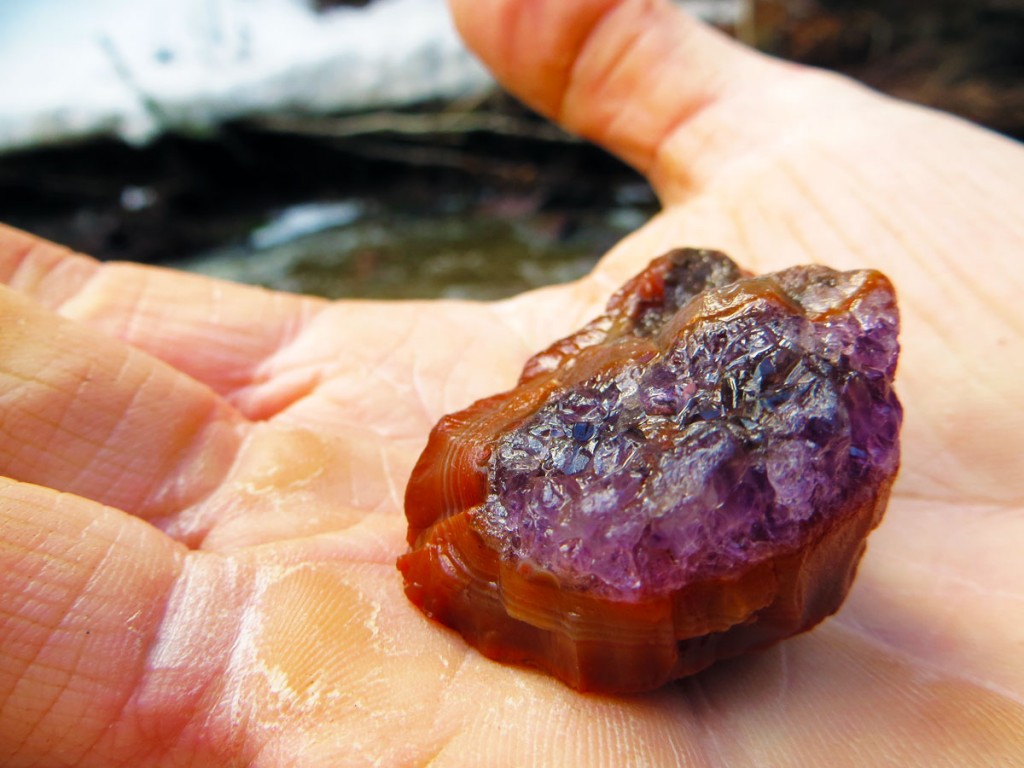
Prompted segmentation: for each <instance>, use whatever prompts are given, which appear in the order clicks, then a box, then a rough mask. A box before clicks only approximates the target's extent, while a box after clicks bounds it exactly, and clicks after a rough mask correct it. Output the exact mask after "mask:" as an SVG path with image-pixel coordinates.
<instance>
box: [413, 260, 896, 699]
mask: <svg viewBox="0 0 1024 768" xmlns="http://www.w3.org/2000/svg"><path fill="white" fill-rule="evenodd" d="M898 327H899V320H898V313H897V309H896V303H895V296H894V293H893V290H892V286H891V284H890V283H889V281H888V280H887V279H886V278H885V277H884V276H883V275H881V274H880V273H878V272H875V271H872V270H858V271H852V272H836V271H834V270H831V269H828V268H826V267H821V266H807V267H794V268H791V269H787V270H784V271H781V272H777V273H773V274H770V275H765V276H762V277H751V276H748V275H745V274H744V273H742V272H741V271H740V270H739V269H738V268H737V267H736V265H735V264H733V262H732V261H730V260H729V259H728V258H727V257H725V256H724V255H722V254H720V253H717V252H714V251H706V250H696V249H681V250H677V251H673V252H671V253H668V254H666V255H664V256H662V257H660V258H659V259H655V260H654V261H653V262H652V263H651V265H650V266H649V267H648V268H647V269H646V270H644V272H642V273H640V274H639V275H638V276H636V277H635V278H633V280H631V281H630V282H628V283H627V284H626V285H625V286H623V288H622V289H620V291H619V292H618V293H616V294H615V295H614V296H613V297H612V299H611V300H610V302H609V304H608V308H607V311H606V313H605V314H604V315H602V316H601V317H599V318H597V319H595V320H594V321H592V322H591V323H590V324H588V325H587V326H586V327H584V328H583V329H582V330H580V331H578V332H577V333H575V334H574V335H572V336H570V337H568V338H566V339H563V340H561V341H559V342H556V343H555V344H553V345H552V346H551V347H550V348H548V349H547V350H545V351H543V352H541V353H540V354H538V355H536V356H534V357H533V358H532V359H531V360H530V361H528V362H527V364H526V367H525V369H524V372H523V376H522V378H521V379H520V382H519V385H518V386H517V387H516V389H514V390H511V391H509V392H506V393H504V394H500V395H496V396H494V397H491V398H488V399H485V400H481V401H479V402H477V403H475V404H473V405H472V406H470V407H469V408H467V409H466V410H464V411H462V412H460V413H456V414H453V415H450V416H446V417H445V418H444V419H442V420H441V422H440V423H439V424H438V425H437V426H436V427H435V429H434V430H433V432H432V433H431V437H430V440H429V442H428V445H427V448H426V450H425V451H424V453H423V455H422V456H421V458H420V461H419V463H418V464H417V466H416V468H415V470H414V471H413V474H412V477H411V479H410V482H409V486H408V490H407V494H406V514H407V516H408V519H409V542H410V545H411V547H412V549H411V551H410V552H409V553H408V554H406V555H404V556H403V557H402V558H400V560H399V568H400V569H401V570H402V572H403V574H404V576H405V581H406V593H407V594H408V595H409V597H410V599H411V600H412V601H413V602H414V603H415V604H417V605H418V606H419V607H420V608H421V609H422V610H423V611H424V612H425V613H427V614H428V615H430V616H432V617H434V618H437V619H438V620H440V621H441V622H443V623H445V624H447V625H449V626H451V627H453V628H455V629H457V630H459V631H460V632H461V633H462V634H463V635H464V636H465V637H466V639H467V640H469V642H471V643H472V644H474V645H475V646H477V647H478V648H479V649H480V650H481V651H483V652H484V653H485V654H487V655H489V656H491V657H493V658H498V659H503V660H507V661H512V662H519V663H525V664H529V665H533V666H537V667H540V668H542V669H545V670H547V671H548V672H550V673H552V674H554V675H556V676H557V677H559V678H561V679H562V680H564V681H565V682H567V683H568V684H570V685H572V686H574V687H576V688H580V689H585V690H604V691H631V690H644V689H649V688H652V687H655V686H658V685H661V684H663V683H664V682H666V681H668V680H670V679H673V678H675V677H679V676H682V675H685V674H689V673H692V672H695V671H697V670H699V669H701V668H703V667H705V666H707V665H708V664H710V663H712V662H713V661H714V660H715V659H716V658H722V657H726V656H730V655H735V654H736V653H740V652H743V651H745V650H749V649H753V648H759V647H764V646H765V645H769V644H771V643H773V642H775V641H777V640H779V639H782V638H783V637H786V636H788V635H791V634H794V633H796V632H800V631H803V630H806V629H808V628H810V627H811V626H813V625H814V624H816V623H817V622H819V621H821V620H822V619H823V618H825V617H826V616H827V615H829V614H830V613H832V612H834V611H835V610H836V609H837V608H838V607H839V605H840V604H841V602H842V600H843V598H844V597H845V595H846V592H847V590H848V589H849V585H850V582H851V580H852V578H853V574H854V571H855V569H856V565H857V562H858V561H859V559H860V556H861V554H862V552H863V549H864V539H865V538H866V536H867V534H868V532H869V531H870V530H871V528H873V527H874V526H875V525H876V524H877V523H878V521H879V519H880V517H881V514H882V511H883V510H884V507H885V503H886V500H887V498H888V492H889V488H890V486H891V484H892V481H893V478H894V476H895V473H896V470H897V467H898V464H899V447H898V433H899V426H900V421H901V415H902V412H901V408H900V404H899V402H898V400H897V399H896V396H895V393H894V392H893V389H892V378H893V375H894V373H895V369H896V359H897V355H898V349H899V347H898V343H897V332H898Z"/></svg>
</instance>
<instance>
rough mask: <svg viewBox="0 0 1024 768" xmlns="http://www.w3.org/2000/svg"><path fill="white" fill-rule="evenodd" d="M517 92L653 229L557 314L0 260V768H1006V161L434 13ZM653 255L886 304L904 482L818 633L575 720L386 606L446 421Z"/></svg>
mask: <svg viewBox="0 0 1024 768" xmlns="http://www.w3.org/2000/svg"><path fill="white" fill-rule="evenodd" d="M453 9H454V11H455V13H456V19H457V21H458V23H459V25H460V28H461V30H462V32H463V34H464V35H465V36H466V38H467V40H468V41H469V42H470V44H471V45H472V46H474V47H475V48H476V49H477V50H478V51H479V53H480V55H481V56H482V57H483V58H484V59H485V61H486V62H487V63H488V64H489V65H490V66H491V67H492V68H493V69H494V71H495V72H496V74H497V75H498V76H499V77H501V78H502V79H503V80H504V81H505V82H506V83H507V84H508V85H509V87H510V88H511V89H512V90H514V91H516V92H517V93H519V94H520V95H522V96H523V98H524V99H526V100H527V101H528V102H529V103H531V104H533V105H534V106H535V107H537V108H538V109H540V110H541V111H544V112H546V113H548V114H551V115H552V116H553V117H555V118H556V119H558V120H560V121H561V122H563V123H564V124H565V125H567V126H568V127H569V128H570V129H572V130H575V131H577V132H579V133H581V134H583V135H586V136H588V137H590V138H593V139H595V140H597V141H599V142H601V143H603V144H605V146H607V147H608V148H609V149H611V150H612V151H614V152H617V153H619V154H620V155H622V156H623V157H625V158H626V159H627V160H628V161H630V162H632V163H633V164H635V165H636V166H637V167H638V168H640V169H641V170H642V171H644V172H645V173H647V174H648V176H649V177H650V178H651V180H652V183H653V184H654V185H655V187H656V189H657V191H658V193H659V195H660V196H661V199H662V201H663V204H664V210H663V212H662V213H661V214H659V215H658V216H657V217H656V218H655V219H654V220H652V221H651V222H650V223H649V224H648V225H647V226H645V227H644V228H643V229H642V230H640V231H638V232H637V233H635V234H634V235H633V236H631V237H630V238H628V239H627V240H625V241H624V242H622V243H621V244H620V245H619V246H618V247H616V248H615V249H614V250H613V251H612V252H611V253H610V254H608V256H607V257H606V258H605V259H604V260H603V261H602V262H601V264H600V265H599V267H598V268H597V269H596V270H595V272H594V273H593V274H592V275H590V276H589V277H587V278H586V279H584V280H582V281H580V282H578V283H576V284H573V285H570V286H560V287H554V288H548V289H543V290H540V291H536V292H533V293H530V294H526V295H523V296H520V297H517V298H515V299H511V300H509V301H505V302H499V303H496V304H476V303H467V302H414V303H383V302H351V301H343V302H335V303H329V302H324V301H320V300H316V299H309V298H301V297H296V296H290V295H284V294H274V293H270V292H266V291H261V290H258V289H252V288H245V287H241V286H234V285H230V284H224V283H218V282H213V281H209V280H206V279H204V278H199V277H195V276H188V275H183V274H178V273H173V272H167V271H161V270H156V269H151V268H145V267H137V266H128V265H103V266H100V265H98V264H96V263H95V262H93V261H91V260H89V259H88V258H86V257H82V256H77V255H73V254H69V253H67V252H65V251H63V250H62V249H60V248H58V247H56V246H53V245H51V244H48V243H44V242H41V241H39V240H36V239H34V238H32V237H30V236H28V235H24V234H22V233H19V232H16V231H13V230H3V231H0V279H3V280H4V282H5V283H6V284H7V286H8V288H7V289H0V429H2V437H3V440H2V442H0V474H2V475H3V478H4V479H2V480H0V762H2V763H3V765H5V766H29V765H43V766H51V765H54V766H56V765H86V766H111V765H122V764H127V765H154V766H156V765H197V766H199V765H211V766H226V765H265V766H275V765H296V766H318V765H323V766H339V765H364V764H380V765H415V764H425V763H428V762H429V763H431V764H432V765H452V766H476V765H488V766H491V765H497V766H504V765H509V766H512V765H516V766H518V765H581V766H582V765H586V766H600V765H607V766H624V765H728V766H740V765H794V764H800V765H815V766H816V765H826V764H827V765H841V764H850V765H886V764H892V765H908V764H914V765H927V766H936V765H957V766H960V765H970V764H978V765H1009V764H1014V761H1018V762H1024V654H1022V653H1021V651H1022V648H1024V607H1022V606H1024V560H1022V559H1021V558H1020V556H1019V553H1020V551H1021V549H1022V547H1024V437H1022V435H1024V415H1022V412H1021V409H1020V408H1019V406H1018V400H1019V395H1020V394H1021V392H1022V389H1021V387H1022V385H1021V382H1022V381H1024V312H1022V311H1021V309H1020V307H1019V305H1018V303H1017V297H1018V296H1019V295H1021V293H1022V291H1024V268H1022V267H1021V266H1020V260H1021V253H1024V226H1022V224H1021V219H1020V216H1019V212H1020V210H1022V209H1024V190H1022V184H1021V180H1022V179H1024V151H1022V150H1021V149H1020V148H1019V147H1018V146H1016V145H1014V144H1012V143H1011V142H1009V141H1006V140H1004V139H1001V138H999V137H996V136H993V135H990V134H987V133H985V132H983V131H980V130H978V129H976V128H972V127H969V126H967V125H964V124H962V123H960V122H958V121H955V120H953V119H950V118H947V117H943V116H940V115H935V114H930V113H927V112H925V111H923V110H919V109H915V108H911V107H908V106H905V105H901V104H898V103H894V102H891V101H888V100H885V99H883V98H881V97H879V96H877V95H874V94H871V93H869V92H866V91H864V90H862V89H860V88H858V87H856V86H854V85H852V84H850V83H848V82H846V81H844V80H841V79H839V78H835V77H832V76H828V75H825V74H822V73H816V72H810V71H806V70H802V69H797V68H792V67H788V66H785V65H782V64H779V63H775V62H770V61H767V60H763V59H761V58H760V57H758V56H756V55H754V54H752V53H749V52H747V51H744V50H743V49H740V48H738V47H736V46H734V45H733V44H732V43H729V42H727V41H725V40H724V39H721V38H719V37H718V36H717V35H716V34H714V33H712V32H710V31H708V30H707V29H705V28H703V27H701V26H699V25H697V24H695V23H694V22H692V21H690V20H688V19H687V18H685V17H683V16H681V15H679V14H678V13H677V12H676V11H674V10H673V9H672V8H671V6H670V5H669V4H667V3H661V2H640V1H639V0H637V1H635V2H634V1H631V0H621V1H620V2H613V1H612V0H603V1H598V0H579V1H578V2H572V3H554V2H551V3H536V2H530V1H529V0H487V1H486V2H482V1H481V0H456V1H453ZM680 245H694V246H708V247H715V248H720V249H722V250H725V251H727V252H728V253H730V254H731V255H732V256H733V257H734V258H736V259H737V260H738V261H740V262H741V263H742V264H743V265H744V266H746V267H748V268H750V269H753V270H756V271H764V270H769V269H775V268H779V267H783V266H786V265H791V264H795V263H807V262H812V261H820V262H824V263H828V264H829V265H830V266H834V267H837V268H852V267H862V266H870V267H877V268H880V269H882V270H883V271H885V272H886V273H887V274H888V275H889V276H890V277H891V278H892V280H893V281H894V283H895V284H896V286H897V290H898V291H899V298H900V302H901V307H902V313H903V329H904V330H903V335H902V344H903V350H904V351H903V356H902V359H901V363H900V373H899V380H898V386H899V390H900V393H901V397H902V400H903V402H904V406H905V409H906V422H905V427H904V431H903V444H904V451H903V457H904V458H903V469H902V470H901V474H900V477H899V479H898V481H897V485H896V487H895V489H894V497H893V499H892V502H891V503H890V508H889V512H888V514H887V516H886V518H885V520H884V521H883V524H882V526H881V527H880V528H879V529H878V530H877V531H876V532H875V534H874V535H873V536H872V539H871V542H870V545H869V547H868V553H867V555H866V557H865V559H864V561H863V563H862V565H861V569H860V574H859V576H858V580H857V583H856V585H855V587H854V590H853V592H852V594H851V597H850V599H849V601H848V602H847V604H846V606H845V607H844V608H843V610H842V611H841V612H840V613H839V614H838V615H837V616H836V617H835V618H833V619H831V620H829V621H827V622H826V623H825V624H823V625H822V626H821V627H819V628H818V629H816V630H815V631H813V632H812V633H810V634H808V635H805V636H802V637H799V638H795V639H793V640H790V641H788V642H786V643H783V644H782V645H780V646H777V647H776V648H773V649H771V650H769V651H766V652H763V653H760V654H755V655H752V656H749V657H745V658H741V659H737V660H733V661H729V662H725V663H721V664H719V665H717V666H716V667H714V668H712V669H710V670H708V671H706V672H704V673H702V674H700V675H697V676H695V677H692V678H689V679H686V680H684V681H682V682H680V683H678V684H674V685H671V686H668V687H666V688H664V689H663V690H661V691H658V692H655V693H652V694H648V695H643V696H630V697H601V696H593V695H580V694H577V693H575V692H573V691H571V690H569V689H568V688H566V687H564V686H563V685H562V684H560V683H558V682H556V681H554V680H552V679H550V678H548V677H546V676H544V675H542V674H539V673H536V672H532V671H529V670H524V669H518V668H511V667H506V666H503V665H500V664H497V663H494V662H491V661H489V660H487V659H485V658H483V657H482V656H480V655H479V654H477V653H476V652H475V651H473V650H472V649H470V648H468V647H467V646H466V645H465V643H464V642H463V641H462V639H461V638H460V637H459V636H458V635H456V634H454V633H452V632H450V631H448V630H446V629H444V628H442V627H439V626H437V625H435V624H432V623H431V622H430V621H428V620H427V619H425V618H424V617H423V616H422V615H421V614H420V613H418V612H417V611H416V610H415V609H414V608H413V607H412V606H411V605H410V604H409V603H408V602H407V601H406V600H405V598H404V596H403V594H402V589H401V579H400V576H399V574H398V572H397V571H396V570H395V567H394V561H395V558H396V556H397V555H398V554H400V553H401V552H402V551H403V550H404V547H405V541H404V534H405V525H404V517H403V514H402V503H401V501H402V493H403V487H404V483H405V478H406V476H407V474H408V472H409V470H410V469H411V467H412V464H413V462H414V461H415V459H416V456H417V453H418V451H419V450H420V449H421V448H422V446H423V444H424V442H425V439H426V434H427V432H428V430H429V428H430V426H431V425H432V424H433V422H434V421H436V419H437V418H438V417H439V416H440V415H441V414H443V413H445V412H448V411H451V410H455V409H458V408H461V407H463V406H465V405H467V404H468V403H469V402H470V401H472V400H473V399H474V398H477V397H480V396H483V395H486V394H490V393H493V392H495V391H498V390H501V389H505V388H507V387H509V386H511V385H512V384H513V383H514V381H515V378H516V376H517V373H518V370H519V368H520V367H521V365H522V363H523V361H524V360H525V359H526V357H527V356H528V355H529V354H530V353H531V352H533V351H536V350H537V349H539V348H541V347H542V346H544V345H546V344H547V343H549V342H550V341H552V340H553V339H554V338H557V337H558V336H561V335H564V334H566V333H568V332H569V331H571V330H572V329H573V328H575V327H576V326H578V325H579V324H580V323H581V322H582V321H584V320H586V319H588V318H589V317H590V316H592V315H593V314H595V313H596V312H597V311H598V310H599V309H600V307H601V306H602V305H603V303H604V301H605V300H606V298H607V295H608V293H609V292H610V291H611V290H612V289H613V288H614V287H616V286H617V285H618V284H619V283H620V282H622V281H623V280H624V279H625V278H626V277H628V276H629V275H631V274H632V273H634V272H636V271H638V270H639V269H641V268H642V267H643V266H644V265H645V264H646V263H647V261H648V260H650V259H651V258H652V257H654V256H656V255H658V254H660V253H662V252H663V251H665V250H668V249H669V248H671V247H675V246H680Z"/></svg>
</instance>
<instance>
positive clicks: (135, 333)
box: [0, 226, 327, 418]
mask: <svg viewBox="0 0 1024 768" xmlns="http://www.w3.org/2000/svg"><path fill="white" fill-rule="evenodd" d="M0 281H3V282H4V283H6V284H7V285H9V286H10V287H12V288H14V289H15V290H17V291H18V292H20V293H22V294H24V295H25V296H28V297H29V298H31V299H32V300H33V301H36V302H38V303H39V304H41V305H42V306H44V307H47V308H48V309H51V310H53V311H55V312H58V313H59V314H61V315H63V316H64V317H68V318H71V319H74V320H78V321H80V322H83V323H85V324H87V325H89V326H90V327H92V328H95V329H97V330H99V331H101V332H103V333H104V334H106V335H108V336H112V337H114V338H117V339H120V340H121V341H124V342H126V343H128V344H130V345H132V346H134V347H137V348H139V349H141V350H144V351H145V352H147V353H148V354H150V355H153V356H154V357H157V358H159V359H161V360H163V361H165V362H166V363H168V364H170V365H171V366H173V367H174V368H177V369H178V370H180V371H182V372H184V373H186V374H188V375H189V376H190V377H191V378H193V379H196V380H197V381H200V382H202V383H204V384H206V385H207V386H209V387H210V388H211V389H213V390H214V391H215V392H216V393H218V394H220V395H222V396H224V397H225V398H228V399H229V400H232V401H233V402H234V404H235V405H236V406H237V407H239V408H241V409H242V410H243V411H245V412H246V415H248V416H251V417H253V418H264V417H266V416H268V415H269V410H272V409H274V408H279V407H281V406H282V404H284V403H287V402H289V401H291V400H292V399H294V398H296V397H298V396H300V395H301V393H303V392H304V391H305V390H306V389H307V388H308V387H309V386H310V380H311V374H310V373H309V372H306V373H305V374H304V375H298V376H292V377H290V378H288V379H276V380H273V379H274V376H275V375H274V373H273V369H274V366H273V364H272V359H273V357H274V356H275V354H277V353H278V352H280V351H282V350H285V349H287V348H288V346H289V345H290V344H291V343H292V342H293V341H294V340H295V339H296V337H298V336H299V335H300V333H301V332H302V330H303V329H304V328H305V327H306V325H307V324H308V323H309V322H310V320H311V318H313V317H315V316H316V314H317V313H318V312H319V311H320V310H321V309H322V308H323V307H324V306H326V304H327V303H326V302H324V301H321V300H318V299H312V298H306V297H299V296H293V295H290V294H284V293H276V292H272V291H266V290H263V289H260V288H254V287H250V286H241V285H235V284H232V283H227V282H223V281H218V280H211V279H208V278H205V277H200V276H198V275H190V274H187V273H183V272H177V271H173V270H165V269H158V268H154V267H145V266H138V265H131V264H103V265H100V264H97V263H96V262H95V261H93V260H92V259H89V258H88V257H85V256H81V255H78V254H72V253H71V252H69V251H68V250H67V249H64V248H61V247H59V246H56V245H54V244H52V243H48V242H46V241H44V240H41V239H39V238H36V237H33V236H32V235H29V234H27V233H24V232H19V231H18V230H14V229H11V228H7V227H3V226H0ZM254 388H261V391H260V395H259V396H258V397H253V396H252V393H253V389H254Z"/></svg>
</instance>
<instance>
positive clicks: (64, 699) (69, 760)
mask: <svg viewBox="0 0 1024 768" xmlns="http://www.w3.org/2000/svg"><path fill="white" fill-rule="evenodd" d="M183 557H184V550H183V548H181V547H180V546H179V545H176V544H174V543H173V542H172V541H171V540H170V539H169V538H167V537H166V536H164V535H163V534H161V533H160V532H159V531H157V530H156V529H155V528H153V527H152V526H149V525H145V524H143V523H141V522H140V521H137V520H133V519H132V518H130V517H128V516H127V515H124V514H122V513H120V512H118V511H116V510H112V509H108V508H105V507H102V506H100V505H98V504H95V503H92V502H88V501H86V500H84V499H81V498H76V497H72V496H67V495H61V494H57V493H55V492H53V491H50V490H48V489H44V488H39V487H36V486H29V485H21V484H18V483H13V482H11V481H9V480H0V659H2V663H0V762H2V763H3V764H4V765H115V764H118V765H121V764H125V763H126V761H129V760H132V759H133V758H134V757H135V756H136V755H137V753H136V754H133V752H132V750H138V749H139V744H138V741H139V736H140V734H139V733H138V731H137V728H138V720H137V719H134V718H131V717H125V713H127V712H136V713H137V712H138V711H139V708H138V705H139V704H140V700H139V699H138V698H137V694H138V693H139V689H140V686H141V685H142V682H143V680H144V679H145V678H146V676H147V675H148V674H152V670H149V669H147V665H148V664H149V663H151V661H152V659H151V657H150V654H151V652H152V651H153V649H154V646H155V644H156V643H157V641H158V633H159V629H160V624H161V618H162V617H163V615H164V612H165V611H166V610H167V607H168V602H169V599H170V596H171V593H172V589H173V587H174V584H175V581H176V579H177V578H178V577H179V574H180V573H181V570H182V564H183ZM200 661H201V660H200ZM165 682H166V681H165ZM182 682H183V681H182ZM195 683H196V681H195V680H194V679H193V680H192V681H191V684H192V685H195ZM176 687H177V689H178V692H179V693H180V694H183V696H182V698H181V699H180V700H179V701H177V702H176V703H175V706H176V707H179V708H180V709H179V710H178V712H177V713H175V712H174V711H173V709H172V708H167V710H166V711H165V713H164V714H166V715H168V716H169V717H170V718H171V720H172V721H173V722H168V723H165V724H164V726H163V727H165V728H167V730H168V731H169V732H173V731H174V730H176V729H178V728H181V727H182V725H183V720H184V721H187V718H188V716H189V710H190V707H189V704H190V701H191V700H192V699H194V698H195V695H194V694H193V695H192V696H188V695H187V694H186V691H187V688H188V686H187V685H182V684H181V683H178V684H177V686H176ZM118 748H120V749H121V750H122V752H121V753H120V754H118V752H117V749H118Z"/></svg>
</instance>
